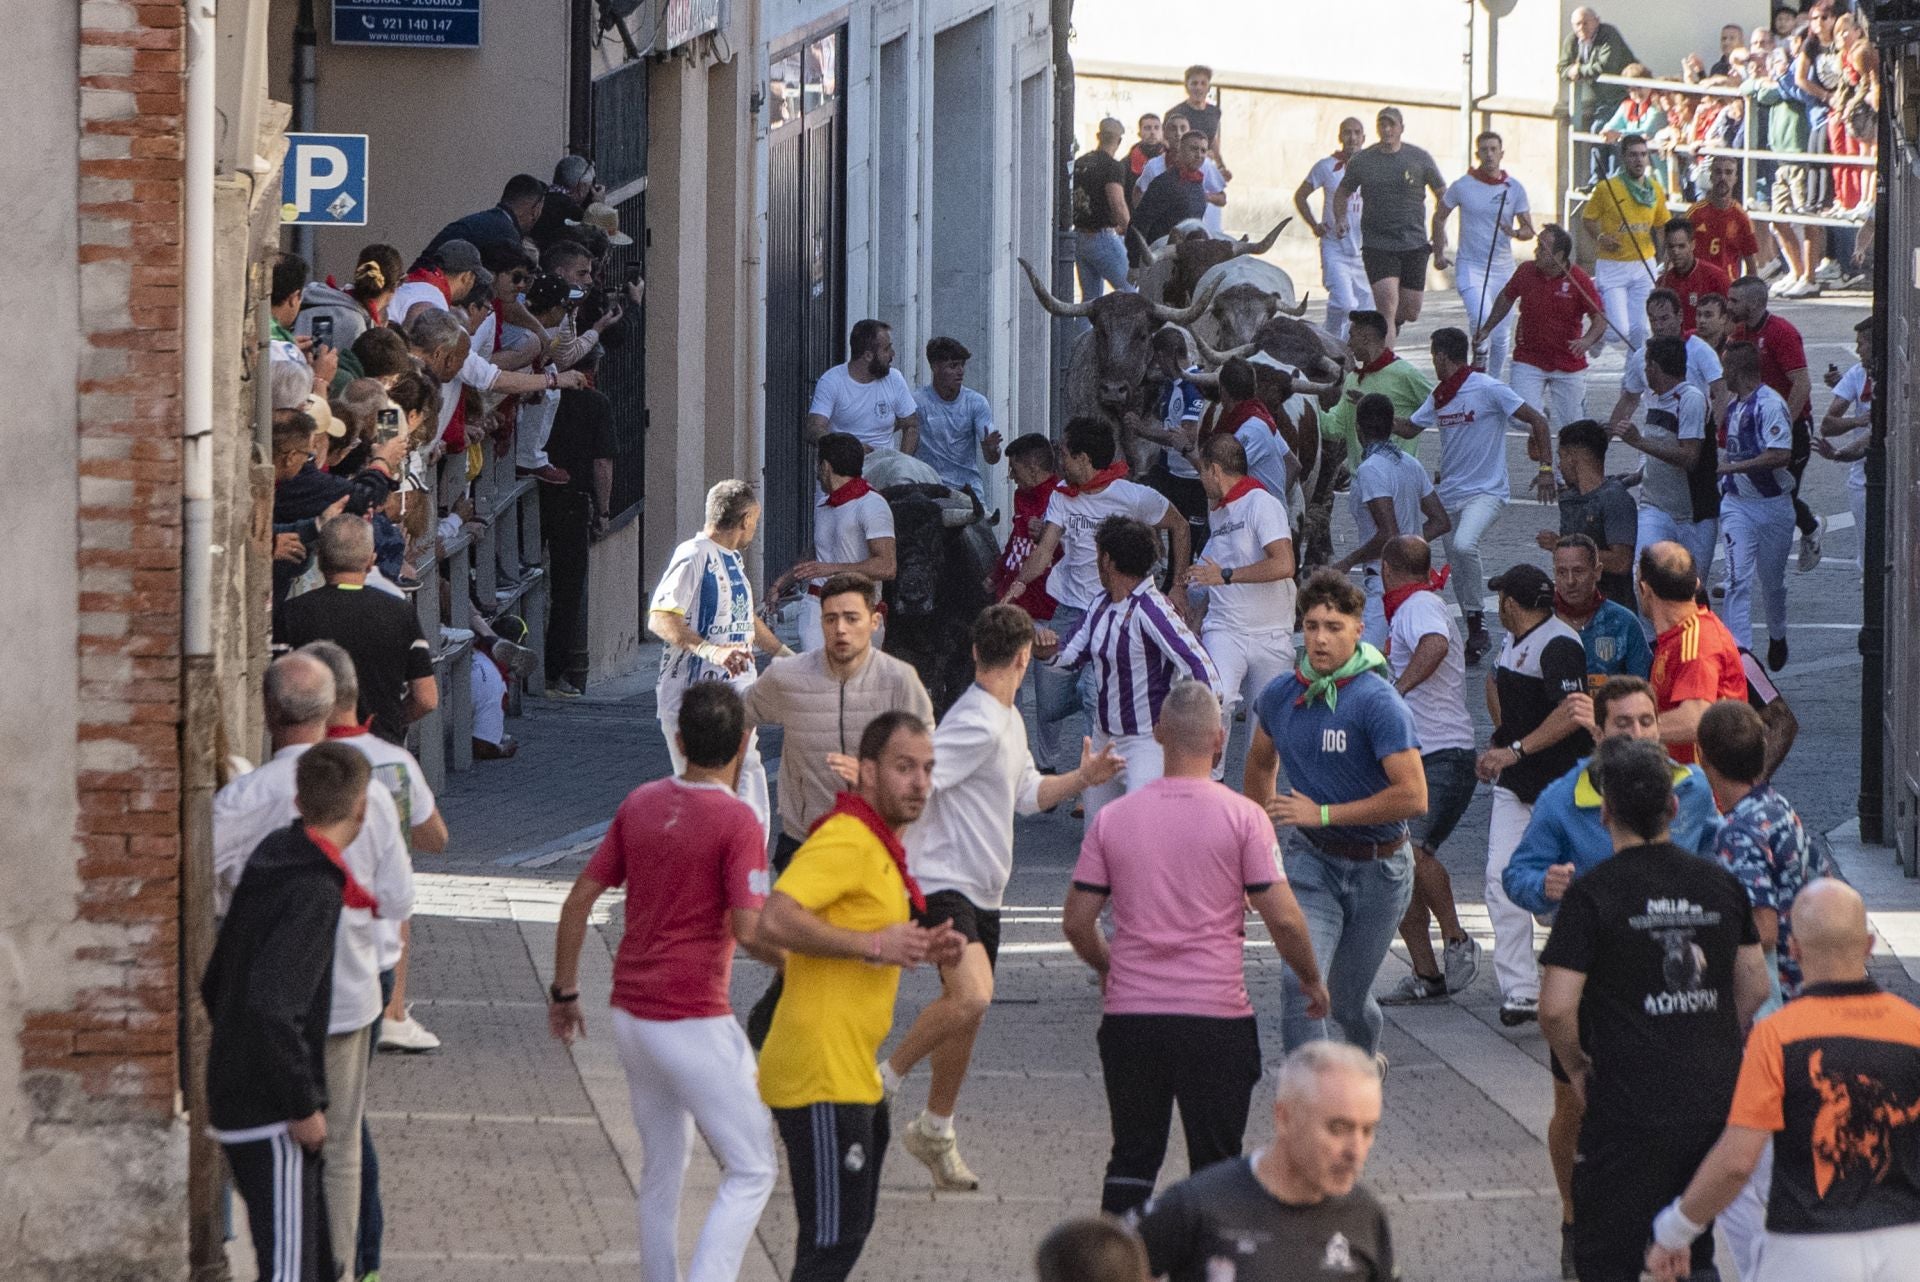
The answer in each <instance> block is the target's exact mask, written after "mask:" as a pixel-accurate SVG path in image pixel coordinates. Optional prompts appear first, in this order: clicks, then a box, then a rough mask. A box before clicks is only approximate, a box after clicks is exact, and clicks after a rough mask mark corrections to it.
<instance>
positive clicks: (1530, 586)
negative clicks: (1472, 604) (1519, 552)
mask: <svg viewBox="0 0 1920 1282" xmlns="http://www.w3.org/2000/svg"><path fill="white" fill-rule="evenodd" d="M1487 586H1488V587H1489V588H1491V589H1493V590H1494V591H1495V592H1498V593H1499V594H1500V595H1501V596H1505V597H1512V598H1513V603H1514V604H1515V605H1517V606H1519V607H1520V608H1521V609H1523V610H1545V609H1549V608H1551V607H1552V605H1553V580H1552V579H1551V578H1549V577H1548V576H1547V572H1546V571H1545V570H1543V569H1541V568H1540V567H1539V566H1537V565H1528V564H1526V563H1525V562H1522V563H1521V564H1519V565H1516V566H1513V567H1512V568H1510V569H1509V570H1508V571H1507V572H1506V573H1505V574H1502V575H1500V576H1498V577H1497V578H1493V579H1489V580H1488V581H1487Z"/></svg>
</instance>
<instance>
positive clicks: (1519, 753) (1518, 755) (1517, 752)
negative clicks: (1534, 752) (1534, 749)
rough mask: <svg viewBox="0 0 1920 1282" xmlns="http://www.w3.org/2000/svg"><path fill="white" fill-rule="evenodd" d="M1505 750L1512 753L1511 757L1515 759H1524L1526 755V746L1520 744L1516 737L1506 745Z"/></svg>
mask: <svg viewBox="0 0 1920 1282" xmlns="http://www.w3.org/2000/svg"><path fill="white" fill-rule="evenodd" d="M1507 751H1508V752H1511V753H1512V754H1513V759H1514V760H1515V761H1524V760H1526V756H1527V750H1526V747H1525V746H1524V745H1522V744H1521V742H1520V741H1519V740H1518V739H1515V740H1514V741H1513V742H1512V743H1510V744H1508V745H1507Z"/></svg>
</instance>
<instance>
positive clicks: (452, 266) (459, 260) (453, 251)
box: [433, 240, 486, 275]
mask: <svg viewBox="0 0 1920 1282" xmlns="http://www.w3.org/2000/svg"><path fill="white" fill-rule="evenodd" d="M433 252H434V253H436V254H438V255H439V256H440V269H441V270H442V271H444V272H446V273H448V274H449V275H451V274H453V273H455V272H473V273H475V274H478V273H480V272H482V271H485V270H486V269H485V268H484V267H483V266H481V263H480V251H479V250H477V249H475V248H474V247H473V242H472V241H468V240H443V241H441V242H440V247H439V248H438V249H436V250H434V251H433Z"/></svg>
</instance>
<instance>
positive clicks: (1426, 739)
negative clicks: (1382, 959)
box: [1380, 534, 1480, 1006]
mask: <svg viewBox="0 0 1920 1282" xmlns="http://www.w3.org/2000/svg"><path fill="white" fill-rule="evenodd" d="M1380 580H1381V583H1382V584H1383V586H1384V587H1385V588H1386V596H1385V598H1384V600H1383V605H1384V606H1385V608H1386V613H1387V666H1388V670H1389V671H1390V673H1391V674H1392V676H1393V688H1394V690H1396V691H1397V692H1398V693H1399V695H1400V697H1401V698H1402V699H1404V700H1406V704H1407V711H1408V712H1410V713H1412V714H1413V728H1414V731H1415V733H1416V734H1417V735H1418V736H1419V738H1420V767H1421V771H1422V773H1424V774H1425V775H1426V779H1427V810H1426V813H1425V814H1420V815H1415V816H1414V817H1413V819H1412V820H1411V821H1410V822H1409V823H1408V825H1407V826H1408V827H1409V828H1410V829H1411V830H1412V833H1411V835H1412V837H1413V901H1412V902H1411V903H1409V904H1408V905H1407V915H1406V916H1405V917H1403V918H1402V919H1401V921H1400V938H1401V939H1402V940H1403V941H1404V942H1405V943H1406V945H1407V957H1408V959H1409V960H1410V961H1411V962H1412V963H1413V973H1412V974H1411V975H1408V976H1407V977H1406V978H1404V979H1402V980H1401V981H1400V983H1399V986H1398V987H1396V988H1395V989H1394V990H1393V992H1392V993H1391V994H1389V995H1388V996H1386V997H1383V998H1381V999H1380V1004H1381V1005H1382V1006H1408V1005H1413V1004H1414V1003H1417V1002H1428V1001H1438V1000H1439V999H1441V998H1443V997H1445V996H1447V995H1448V994H1449V993H1457V992H1459V991H1461V990H1462V989H1464V988H1466V987H1467V986H1468V985H1470V984H1472V983H1473V979H1474V976H1475V975H1477V974H1479V973H1480V945H1479V944H1478V943H1477V942H1476V941H1475V940H1474V939H1473V937H1472V936H1470V935H1468V934H1467V932H1466V931H1465V930H1463V929H1462V928H1461V926H1460V915H1459V913H1458V912H1456V911H1455V910H1454V906H1453V879H1452V878H1451V877H1449V876H1448V875H1447V866H1446V865H1445V864H1443V863H1441V862H1440V860H1439V858H1438V857H1437V856H1438V854H1439V851H1440V845H1441V843H1442V842H1444V841H1446V839H1447V838H1448V837H1449V836H1450V835H1452V833H1453V829H1454V825H1456V824H1458V823H1459V822H1460V816H1461V815H1463V814H1465V813H1466V810H1467V805H1468V803H1470V802H1471V801H1472V800H1473V787H1474V770H1473V719H1472V718H1471V717H1469V716H1468V715H1467V700H1466V686H1467V665H1466V660H1465V659H1464V658H1462V657H1461V651H1462V648H1463V647H1462V645H1461V641H1460V630H1459V629H1458V628H1457V627H1455V626H1454V623H1453V616H1452V615H1450V614H1448V613H1447V603H1446V602H1445V601H1444V600H1442V599H1441V597H1440V589H1441V587H1443V586H1445V582H1446V575H1445V574H1444V573H1442V574H1440V575H1437V576H1436V575H1435V574H1434V573H1433V554H1432V553H1431V552H1430V551H1429V550H1428V548H1427V542H1426V540H1425V539H1422V538H1420V537H1418V536H1417V535H1412V534H1403V535H1401V536H1400V537H1399V538H1397V539H1394V540H1393V541H1392V542H1390V543H1388V544H1387V546H1386V547H1385V549H1383V550H1382V551H1381V553H1380ZM1429 916H1431V917H1432V918H1435V919H1437V920H1438V921H1439V923H1440V939H1441V942H1442V944H1443V945H1444V947H1445V958H1446V961H1445V969H1444V970H1443V969H1442V966H1441V963H1440V962H1438V961H1436V960H1435V959H1434V956H1433V940H1432V939H1431V937H1430V936H1429V935H1428V933H1427V921H1428V918H1429Z"/></svg>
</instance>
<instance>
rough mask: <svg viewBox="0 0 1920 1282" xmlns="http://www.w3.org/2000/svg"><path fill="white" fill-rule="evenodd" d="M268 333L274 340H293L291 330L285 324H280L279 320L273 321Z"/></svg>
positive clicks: (286, 341)
mask: <svg viewBox="0 0 1920 1282" xmlns="http://www.w3.org/2000/svg"><path fill="white" fill-rule="evenodd" d="M268 333H270V334H271V335H272V337H273V339H274V341H275V342H279V343H291V342H292V341H293V331H292V330H290V329H288V328H287V327H286V326H285V325H282V324H281V323H280V322H279V321H275V322H274V323H273V328H272V329H271V330H269V331H268Z"/></svg>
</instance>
